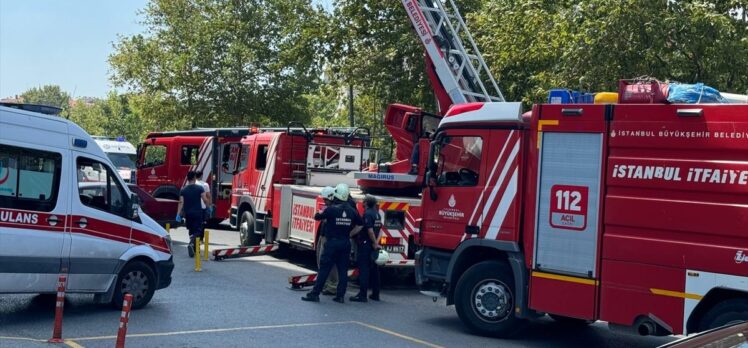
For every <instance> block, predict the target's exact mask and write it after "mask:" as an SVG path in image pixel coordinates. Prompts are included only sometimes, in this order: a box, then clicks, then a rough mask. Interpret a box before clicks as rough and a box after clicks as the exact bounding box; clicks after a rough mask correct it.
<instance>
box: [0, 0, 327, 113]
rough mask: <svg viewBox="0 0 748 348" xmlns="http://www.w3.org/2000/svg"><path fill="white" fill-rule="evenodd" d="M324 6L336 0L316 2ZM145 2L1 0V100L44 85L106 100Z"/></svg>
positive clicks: (116, 0) (122, 0) (139, 27)
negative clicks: (113, 60) (117, 54)
mask: <svg viewBox="0 0 748 348" xmlns="http://www.w3.org/2000/svg"><path fill="white" fill-rule="evenodd" d="M314 2H315V3H321V4H323V5H324V6H325V7H327V8H329V7H330V6H331V3H332V0H314ZM146 3H147V0H65V1H60V0H0V99H2V98H6V97H12V96H15V95H20V94H21V93H23V92H24V91H26V90H28V89H30V88H32V87H39V86H43V85H50V84H51V85H59V86H60V87H61V88H62V89H63V90H64V91H66V92H68V93H69V94H70V95H71V96H72V97H74V98H79V97H105V96H106V94H107V93H108V92H109V91H110V90H111V89H112V88H113V87H112V85H111V84H110V82H109V75H110V67H109V64H108V63H107V58H108V57H109V55H110V54H111V53H112V51H113V49H112V44H113V43H114V42H116V41H117V37H118V35H123V36H130V35H133V34H137V33H141V32H143V30H144V28H143V27H142V26H141V25H140V24H139V23H138V22H139V20H140V19H141V18H140V17H139V16H138V15H137V11H138V10H140V9H142V8H144V7H145V5H146Z"/></svg>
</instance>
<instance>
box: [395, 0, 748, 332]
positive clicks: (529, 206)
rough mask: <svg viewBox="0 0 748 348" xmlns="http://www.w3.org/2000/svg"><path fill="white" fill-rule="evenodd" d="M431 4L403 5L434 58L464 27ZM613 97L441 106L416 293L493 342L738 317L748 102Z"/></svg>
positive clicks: (746, 289) (675, 328)
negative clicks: (572, 328) (542, 328)
mask: <svg viewBox="0 0 748 348" xmlns="http://www.w3.org/2000/svg"><path fill="white" fill-rule="evenodd" d="M445 2H448V5H447V4H445ZM445 2H443V1H441V0H438V1H432V0H430V1H425V0H424V1H410V0H403V4H404V5H405V7H406V9H407V10H408V13H409V15H410V16H411V20H413V22H414V27H415V29H416V31H417V32H418V34H419V35H420V36H421V38H422V41H423V43H424V45H425V46H426V47H427V51H428V50H429V45H430V44H435V45H437V47H436V49H437V50H438V51H437V54H439V55H444V56H448V55H449V52H451V50H452V48H448V47H447V46H445V45H443V42H449V39H450V38H454V37H456V35H457V33H458V32H461V33H462V34H463V35H465V34H466V32H467V29H466V28H465V27H464V22H463V21H462V20H461V19H460V16H459V14H458V12H457V11H456V7H454V4H453V3H452V1H451V0H447V1H445ZM414 18H415V19H414ZM447 23H457V24H459V26H457V27H451V26H450V25H447ZM444 28H447V29H448V30H447V31H444V30H442V29H444ZM453 28H454V29H455V30H451V29H453ZM445 34H446V35H445ZM432 49H433V48H432ZM430 56H431V57H433V56H434V54H430ZM474 56H475V57H476V58H477V57H479V55H478V54H475V55H474ZM459 66H461V63H457V64H456V65H455V64H453V65H452V66H451V67H450V68H451V71H455V70H456V69H455V68H457V67H459ZM437 71H438V69H437ZM625 91H627V90H626V89H621V92H625ZM644 95H650V94H649V93H644ZM651 96H654V93H651ZM626 100H627V99H626V95H625V94H623V93H621V94H619V102H617V103H612V104H562V105H555V104H543V105H535V106H534V107H533V108H532V111H531V112H529V113H526V114H523V113H522V110H521V104H520V103H512V102H495V101H493V100H491V101H489V100H482V101H480V102H472V103H464V104H457V103H455V105H453V106H452V107H451V108H450V109H449V111H448V112H447V113H446V115H445V117H443V118H442V119H441V121H440V123H439V126H438V128H437V129H436V131H435V134H434V136H433V138H432V141H431V142H430V145H429V148H430V150H429V155H428V160H427V164H426V170H427V173H426V174H425V182H426V183H427V184H426V187H425V188H424V193H423V195H422V206H421V208H422V210H423V216H422V220H421V221H420V222H421V223H420V226H421V229H420V238H419V243H420V247H421V249H420V250H419V251H418V252H417V255H416V282H417V284H418V285H419V287H420V288H421V290H422V292H423V293H424V294H426V295H429V296H432V297H434V298H435V299H436V297H437V296H445V297H446V299H447V305H455V307H456V311H457V314H458V316H459V317H460V319H461V320H462V321H463V323H464V324H465V325H466V326H467V327H469V328H470V329H471V330H473V331H474V332H476V333H479V334H484V335H493V336H503V337H506V336H511V335H512V334H514V333H516V332H517V331H518V329H519V327H520V326H521V325H522V324H523V323H524V322H525V320H526V319H530V318H535V317H539V316H542V315H544V314H549V315H550V316H551V317H553V318H554V319H557V320H559V321H565V322H569V323H577V324H586V323H590V322H593V321H596V320H602V321H607V322H608V324H609V326H610V327H611V328H620V329H630V330H632V331H634V332H638V333H639V334H642V335H669V334H686V333H692V332H698V331H703V330H707V329H711V328H714V327H717V326H720V325H724V324H728V323H732V322H737V321H740V320H746V319H748V267H746V265H748V256H746V255H748V238H747V237H748V234H747V232H746V222H747V221H748V205H746V202H747V201H748V155H746V154H747V153H748V152H747V150H748V121H746V120H748V104H745V103H743V104H667V103H665V102H656V101H650V102H649V103H647V102H644V103H642V102H640V103H639V104H633V103H627V102H626Z"/></svg>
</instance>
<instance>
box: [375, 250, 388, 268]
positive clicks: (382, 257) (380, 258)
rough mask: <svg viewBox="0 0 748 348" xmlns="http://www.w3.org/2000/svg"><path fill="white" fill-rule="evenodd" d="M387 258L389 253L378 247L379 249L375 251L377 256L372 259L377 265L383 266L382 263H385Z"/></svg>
mask: <svg viewBox="0 0 748 348" xmlns="http://www.w3.org/2000/svg"><path fill="white" fill-rule="evenodd" d="M389 259H390V255H389V254H388V253H387V252H386V251H384V250H383V249H379V251H377V258H376V259H374V263H376V264H377V265H379V266H384V264H386V263H387V261H389Z"/></svg>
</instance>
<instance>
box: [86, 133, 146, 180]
mask: <svg viewBox="0 0 748 348" xmlns="http://www.w3.org/2000/svg"><path fill="white" fill-rule="evenodd" d="M93 138H94V140H96V143H97V144H99V147H101V149H102V150H104V153H106V155H107V157H109V159H110V160H111V161H112V164H114V166H115V167H116V169H117V172H119V175H120V176H121V177H122V179H123V180H124V181H125V182H127V183H131V182H132V183H134V182H135V178H134V177H133V173H134V172H135V169H136V168H135V162H136V160H137V149H135V146H134V145H133V144H131V143H130V142H128V141H126V140H125V138H124V137H117V138H112V137H103V136H94V137H93Z"/></svg>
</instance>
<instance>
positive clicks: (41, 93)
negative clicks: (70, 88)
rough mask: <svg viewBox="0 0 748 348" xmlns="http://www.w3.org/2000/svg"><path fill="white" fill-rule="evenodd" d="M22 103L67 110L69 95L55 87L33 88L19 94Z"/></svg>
mask: <svg viewBox="0 0 748 348" xmlns="http://www.w3.org/2000/svg"><path fill="white" fill-rule="evenodd" d="M21 96H22V97H23V102H24V103H28V104H41V105H47V106H54V107H58V108H61V109H67V107H68V103H69V102H70V95H69V94H68V93H67V92H65V91H63V90H62V88H60V86H57V85H44V86H41V87H38V88H37V87H34V88H31V89H29V90H27V91H26V92H23V94H21Z"/></svg>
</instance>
